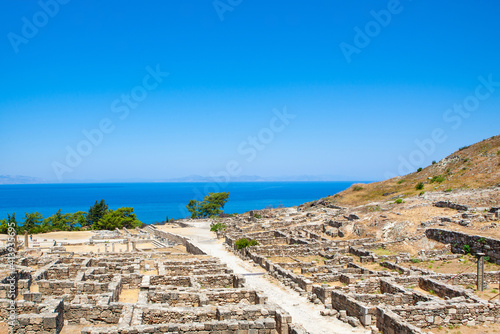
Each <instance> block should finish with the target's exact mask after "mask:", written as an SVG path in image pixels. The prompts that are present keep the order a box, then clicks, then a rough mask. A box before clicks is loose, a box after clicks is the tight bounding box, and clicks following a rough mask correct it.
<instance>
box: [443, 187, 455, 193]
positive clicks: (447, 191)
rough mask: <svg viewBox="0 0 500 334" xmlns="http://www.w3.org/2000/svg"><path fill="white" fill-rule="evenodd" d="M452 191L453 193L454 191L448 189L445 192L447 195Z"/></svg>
mask: <svg viewBox="0 0 500 334" xmlns="http://www.w3.org/2000/svg"><path fill="white" fill-rule="evenodd" d="M452 191H453V189H451V188H448V189H446V190H445V191H444V192H445V193H451V192H452Z"/></svg>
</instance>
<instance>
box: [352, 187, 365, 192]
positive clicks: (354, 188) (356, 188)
mask: <svg viewBox="0 0 500 334" xmlns="http://www.w3.org/2000/svg"><path fill="white" fill-rule="evenodd" d="M360 190H363V187H361V186H354V187H352V191H360Z"/></svg>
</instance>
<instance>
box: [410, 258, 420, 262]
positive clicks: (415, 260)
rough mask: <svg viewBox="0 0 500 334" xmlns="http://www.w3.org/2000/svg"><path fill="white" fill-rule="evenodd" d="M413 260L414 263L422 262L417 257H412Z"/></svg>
mask: <svg viewBox="0 0 500 334" xmlns="http://www.w3.org/2000/svg"><path fill="white" fill-rule="evenodd" d="M411 262H412V263H420V259H415V258H413V259H411Z"/></svg>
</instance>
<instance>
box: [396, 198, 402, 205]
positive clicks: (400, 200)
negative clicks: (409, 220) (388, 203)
mask: <svg viewBox="0 0 500 334" xmlns="http://www.w3.org/2000/svg"><path fill="white" fill-rule="evenodd" d="M394 203H396V204H401V203H404V202H403V200H402V199H401V198H398V199H397V200H395V201H394Z"/></svg>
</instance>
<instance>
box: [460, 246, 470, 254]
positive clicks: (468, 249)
mask: <svg viewBox="0 0 500 334" xmlns="http://www.w3.org/2000/svg"><path fill="white" fill-rule="evenodd" d="M462 250H463V251H464V253H465V254H470V251H471V250H470V246H469V245H464V246H463V247H462Z"/></svg>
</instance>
